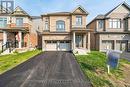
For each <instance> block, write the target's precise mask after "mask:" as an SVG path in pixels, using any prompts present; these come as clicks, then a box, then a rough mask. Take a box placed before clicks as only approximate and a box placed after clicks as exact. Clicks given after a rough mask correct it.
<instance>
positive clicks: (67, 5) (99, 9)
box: [15, 0, 130, 22]
mask: <svg viewBox="0 0 130 87" xmlns="http://www.w3.org/2000/svg"><path fill="white" fill-rule="evenodd" d="M123 1H124V0H15V6H20V7H22V8H23V9H24V10H25V11H26V12H27V13H29V14H30V15H31V16H40V15H41V14H45V13H50V12H59V11H72V10H73V9H74V8H75V7H76V6H78V5H81V6H83V7H84V8H85V9H86V10H87V11H88V12H89V16H88V17H87V20H88V22H89V21H91V20H92V19H93V18H94V17H95V16H96V15H98V14H105V13H106V12H108V11H109V10H111V9H113V8H114V7H115V6H117V5H118V4H120V3H122V2H123ZM126 2H127V3H128V4H129V5H130V0H126Z"/></svg>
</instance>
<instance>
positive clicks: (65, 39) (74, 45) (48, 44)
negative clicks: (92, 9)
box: [42, 6, 90, 51]
mask: <svg viewBox="0 0 130 87" xmlns="http://www.w3.org/2000/svg"><path fill="white" fill-rule="evenodd" d="M87 15H88V12H87V11H86V10H85V9H84V8H83V7H82V6H78V7H77V8H75V9H74V10H73V11H72V12H56V13H48V14H44V15H42V21H43V32H42V46H43V47H42V48H43V50H46V51H70V50H73V51H75V50H80V49H85V50H86V49H88V50H89V49H90V47H89V46H90V45H89V44H90V32H89V30H87V29H86V17H87Z"/></svg>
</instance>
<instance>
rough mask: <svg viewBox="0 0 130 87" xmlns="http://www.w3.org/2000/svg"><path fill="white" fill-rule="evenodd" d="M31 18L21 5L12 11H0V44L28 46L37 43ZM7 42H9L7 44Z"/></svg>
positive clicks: (18, 46)
mask: <svg viewBox="0 0 130 87" xmlns="http://www.w3.org/2000/svg"><path fill="white" fill-rule="evenodd" d="M32 20H33V19H32V18H31V17H30V16H29V14H27V13H26V12H25V11H24V10H23V9H22V8H21V7H19V6H18V7H16V8H15V9H14V11H13V12H10V13H0V44H1V45H4V46H5V48H6V47H8V46H13V47H14V48H20V49H21V48H28V47H35V46H36V45H37V43H36V42H37V41H36V40H37V36H36V32H34V30H32V29H33V27H32ZM7 44H9V45H8V46H7Z"/></svg>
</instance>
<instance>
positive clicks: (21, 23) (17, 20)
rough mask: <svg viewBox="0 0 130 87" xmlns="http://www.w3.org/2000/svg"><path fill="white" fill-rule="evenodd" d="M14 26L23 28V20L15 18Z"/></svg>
mask: <svg viewBox="0 0 130 87" xmlns="http://www.w3.org/2000/svg"><path fill="white" fill-rule="evenodd" d="M16 26H23V18H16Z"/></svg>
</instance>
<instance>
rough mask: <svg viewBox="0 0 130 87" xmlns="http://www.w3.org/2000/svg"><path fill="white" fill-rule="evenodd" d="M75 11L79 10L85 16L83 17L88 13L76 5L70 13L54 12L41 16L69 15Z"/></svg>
mask: <svg viewBox="0 0 130 87" xmlns="http://www.w3.org/2000/svg"><path fill="white" fill-rule="evenodd" d="M77 9H81V10H82V11H83V12H84V13H83V14H85V15H88V14H89V13H88V12H87V11H86V10H85V9H84V8H83V7H82V6H81V5H78V6H77V7H76V8H75V9H74V10H72V11H71V12H54V13H47V14H43V15H41V16H50V15H60V16H61V15H71V14H74V12H75V11H76V10H77Z"/></svg>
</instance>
